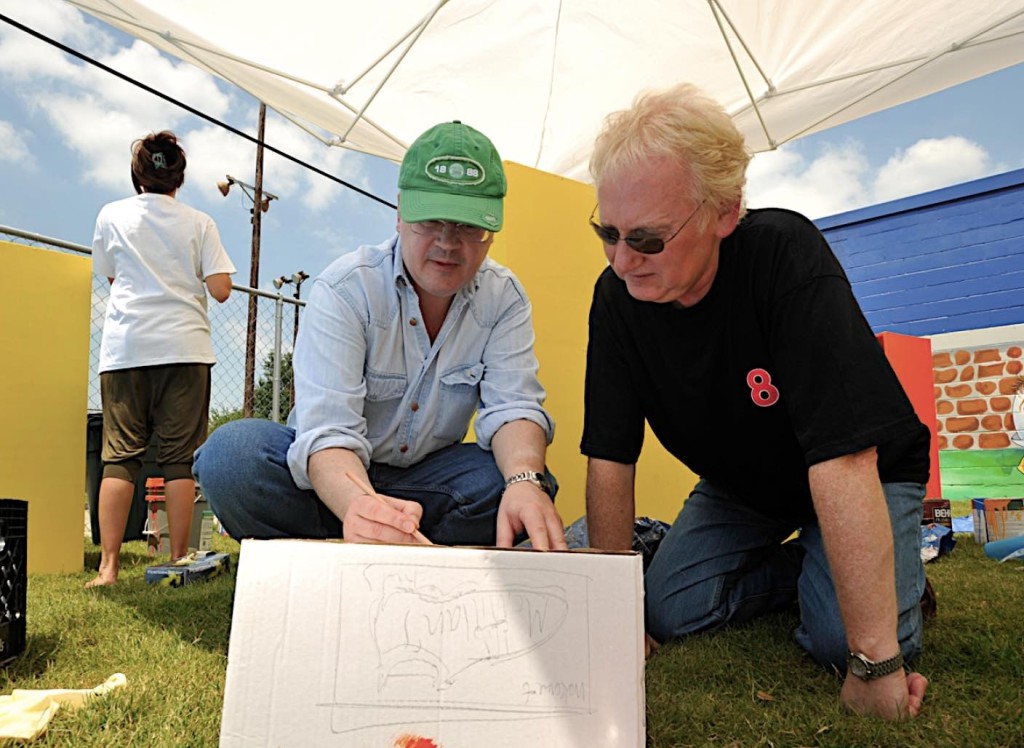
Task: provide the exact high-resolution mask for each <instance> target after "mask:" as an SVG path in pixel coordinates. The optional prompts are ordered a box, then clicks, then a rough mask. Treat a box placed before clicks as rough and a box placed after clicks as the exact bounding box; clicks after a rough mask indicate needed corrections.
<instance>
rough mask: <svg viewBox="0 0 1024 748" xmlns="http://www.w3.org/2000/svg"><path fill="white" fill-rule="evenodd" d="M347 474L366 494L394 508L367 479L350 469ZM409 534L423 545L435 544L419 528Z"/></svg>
mask: <svg viewBox="0 0 1024 748" xmlns="http://www.w3.org/2000/svg"><path fill="white" fill-rule="evenodd" d="M345 476H346V477H347V478H348V479H349V480H350V481H352V482H353V483H354V484H355V485H356V486H358V487H359V488H360V490H362V492H363V493H364V494H366V495H367V496H371V497H373V498H374V499H375V500H376V501H379V502H380V503H381V504H383V505H384V506H386V507H388V508H389V509H394V507H392V506H391V505H390V504H388V502H387V501H386V500H385V499H384V497H383V496H381V495H380V494H378V493H377V492H376V491H374V490H373V487H372V486H370V485H369V484H368V483H367V482H366V481H364V480H363V479H362V478H360V477H359V476H358V475H356V474H355V473H352V472H350V471H346V472H345ZM396 511H397V510H396ZM407 534H409V535H411V536H412V537H413V539H414V540H415V541H416V542H417V543H420V544H422V545H433V543H431V542H430V540H429V539H428V538H427V536H426V535H424V534H423V533H421V532H420V531H419V530H418V529H415V528H414V529H413V530H412V532H409V533H407Z"/></svg>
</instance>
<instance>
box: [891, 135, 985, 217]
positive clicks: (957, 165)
mask: <svg viewBox="0 0 1024 748" xmlns="http://www.w3.org/2000/svg"><path fill="white" fill-rule="evenodd" d="M991 173H993V170H992V167H991V165H990V164H989V156H988V152H987V151H986V150H985V149H984V148H982V147H981V146H980V145H978V144H977V143H972V142H971V141H969V140H967V139H966V138H962V137H960V136H957V135H951V136H949V137H945V138H926V139H924V140H919V141H917V142H916V143H914V144H913V145H912V146H910V147H909V148H907V149H906V150H905V151H898V152H897V153H896V154H894V155H893V156H892V157H891V158H890V159H889V160H888V162H886V164H885V165H884V166H883V167H882V168H881V169H879V170H878V175H877V176H876V177H875V180H874V195H875V200H876V201H878V202H884V201H886V200H894V199H896V198H900V197H906V196H908V195H917V194H919V193H922V192H928V191H930V190H936V189H939V188H941V187H947V186H949V185H953V184H959V183H961V182H967V181H970V180H972V179H978V178H980V177H983V176H986V175H987V174H991Z"/></svg>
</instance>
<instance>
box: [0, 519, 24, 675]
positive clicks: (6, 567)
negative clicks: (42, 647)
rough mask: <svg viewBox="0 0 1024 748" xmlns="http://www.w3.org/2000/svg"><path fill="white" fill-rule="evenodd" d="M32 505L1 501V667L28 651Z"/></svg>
mask: <svg viewBox="0 0 1024 748" xmlns="http://www.w3.org/2000/svg"><path fill="white" fill-rule="evenodd" d="M27 586H28V502H27V501H22V500H20V499H0V666H5V665H8V664H9V663H10V662H11V661H12V660H13V659H14V658H15V657H17V656H18V655H20V654H21V653H22V652H24V651H25V591H26V587H27Z"/></svg>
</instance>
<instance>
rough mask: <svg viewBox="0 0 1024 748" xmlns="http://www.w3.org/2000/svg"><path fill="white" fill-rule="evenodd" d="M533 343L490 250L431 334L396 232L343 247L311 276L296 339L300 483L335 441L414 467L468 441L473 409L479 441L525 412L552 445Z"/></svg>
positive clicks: (521, 297) (519, 294)
mask: <svg viewBox="0 0 1024 748" xmlns="http://www.w3.org/2000/svg"><path fill="white" fill-rule="evenodd" d="M533 343H534V334H533V322H532V318H531V308H530V302H529V299H527V297H526V292H525V291H524V290H523V287H522V285H520V283H519V281H518V279H516V277H515V276H514V275H513V274H512V272H511V271H510V270H508V269H507V268H505V267H502V266H501V265H499V264H498V263H496V262H494V261H492V260H491V259H489V258H487V259H485V260H484V262H483V264H482V265H481V266H480V270H479V271H478V272H477V274H476V276H475V278H474V279H473V280H472V281H471V282H470V283H469V284H468V285H467V286H466V287H465V288H463V289H462V290H461V291H459V292H458V293H457V294H456V295H455V297H454V298H453V299H452V305H451V308H450V309H449V310H448V316H447V317H446V318H445V321H444V325H443V326H442V327H441V330H440V332H439V333H438V335H437V338H436V339H435V340H434V342H433V343H431V342H430V338H429V336H428V335H427V330H426V327H425V326H424V324H423V320H422V317H421V314H420V305H419V298H418V297H417V296H416V291H415V290H414V289H413V286H412V281H411V279H410V278H409V275H408V274H407V273H406V270H405V266H404V265H403V263H402V252H401V246H400V244H399V241H398V236H397V235H395V236H394V237H393V238H392V239H391V240H390V241H388V242H385V243H384V244H380V245H378V246H364V247H360V248H359V249H357V250H356V251H355V252H352V253H350V254H347V255H344V256H342V257H340V258H339V259H338V260H336V261H335V262H333V263H332V264H331V265H330V266H328V268H327V269H326V270H325V271H324V272H323V274H321V275H320V276H319V277H317V278H316V279H315V280H314V281H313V283H312V289H311V291H310V294H309V298H308V300H307V305H306V308H305V310H304V311H303V313H302V325H301V328H300V331H299V339H298V342H297V344H296V347H295V358H294V362H293V369H294V373H295V403H296V404H295V407H294V408H293V410H292V412H291V414H290V416H289V418H288V425H289V426H291V427H292V428H294V429H295V441H294V442H293V443H292V445H291V447H290V448H289V450H288V466H289V468H290V469H291V473H292V477H293V478H294V479H295V483H296V484H297V485H298V486H299V487H300V488H305V489H309V488H312V485H311V484H310V481H309V472H308V469H307V467H308V463H309V457H310V455H312V454H313V453H314V452H318V451H320V450H322V449H329V448H332V447H343V448H345V449H350V450H352V451H353V452H355V453H356V454H357V455H358V456H359V457H360V459H362V461H363V464H364V465H366V466H368V465H369V463H370V461H371V460H372V461H374V462H382V463H385V464H388V465H393V466H395V467H408V466H410V465H414V464H416V463H417V462H419V461H420V460H422V459H423V458H424V457H426V456H427V455H428V454H430V453H432V452H435V451H437V450H438V449H441V448H443V447H447V446H449V445H451V444H456V443H458V442H461V441H462V439H463V437H464V436H465V435H466V432H467V431H468V429H469V422H470V419H471V418H472V416H473V414H474V412H475V413H476V422H475V424H474V430H475V432H476V442H477V444H479V445H480V446H481V447H482V448H483V449H490V444H491V438H492V437H493V436H494V434H495V432H496V431H497V430H498V429H499V428H501V427H502V426H503V425H504V424H506V423H508V422H510V421H515V420H520V419H525V420H529V421H533V422H534V423H536V424H537V425H538V426H540V427H541V428H542V429H544V431H545V433H546V435H547V441H548V443H549V444H550V443H551V439H552V438H553V436H554V422H553V421H552V420H551V417H550V416H549V415H548V414H547V412H546V411H545V410H544V407H543V402H544V396H545V393H544V388H543V387H541V385H540V382H539V381H538V379H537V368H538V364H537V357H536V356H535V355H534V352H533Z"/></svg>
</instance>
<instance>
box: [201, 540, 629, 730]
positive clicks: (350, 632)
mask: <svg viewBox="0 0 1024 748" xmlns="http://www.w3.org/2000/svg"><path fill="white" fill-rule="evenodd" d="M642 594H643V586H642V566H641V559H640V557H639V556H638V555H635V554H603V553H582V552H569V553H541V552H537V551H503V550H491V549H470V548H443V547H436V546H435V547H415V546H380V545H352V544H345V543H328V542H317V541H299V540H270V541H259V540H246V541H244V542H243V543H242V552H241V558H240V561H239V569H238V579H237V585H236V589H235V607H234V614H233V618H232V626H231V641H230V646H229V652H228V672H227V683H226V687H225V695H224V714H223V721H222V724H221V745H222V746H230V747H234V746H257V745H259V746H328V745H329V746H339V745H344V746H381V747H382V748H396V747H398V746H402V745H409V744H410V742H411V740H412V738H422V739H424V740H425V741H429V742H423V743H420V744H419V745H424V746H426V745H430V744H433V745H434V746H436V747H437V748H477V747H478V746H496V747H501V746H509V747H510V748H511V747H512V746H515V747H516V748H521V747H522V746H533V745H537V746H555V745H557V746H560V747H562V746H564V747H566V748H571V747H572V746H581V747H582V746H587V748H600V747H601V746H608V747H609V748H612V747H614V748H624V747H628V746H643V745H644V680H643V677H644V656H643V605H642Z"/></svg>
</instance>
